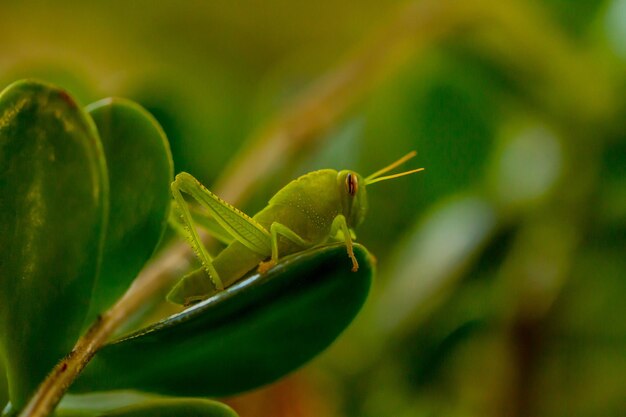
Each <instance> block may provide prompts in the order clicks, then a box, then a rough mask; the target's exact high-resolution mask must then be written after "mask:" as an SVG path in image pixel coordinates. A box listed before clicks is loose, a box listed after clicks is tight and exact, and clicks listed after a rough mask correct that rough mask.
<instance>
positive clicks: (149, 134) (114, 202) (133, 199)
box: [87, 98, 173, 319]
mask: <svg viewBox="0 0 626 417" xmlns="http://www.w3.org/2000/svg"><path fill="white" fill-rule="evenodd" d="M87 111H88V112H89V113H90V114H91V117H93V120H94V121H95V123H96V126H97V128H98V132H99V134H100V139H101V140H102V145H103V147H104V151H105V154H106V161H107V167H108V171H109V183H110V207H111V210H110V212H111V214H110V216H109V223H108V227H107V233H106V241H105V246H104V256H103V260H102V269H101V273H100V276H99V278H98V282H97V283H96V290H95V291H94V296H93V299H92V304H91V309H90V310H91V311H90V319H93V318H95V316H96V315H97V314H98V313H100V312H102V311H103V310H105V309H106V308H108V307H110V306H111V305H112V304H113V302H114V301H115V300H116V299H117V298H119V296H120V295H122V293H123V292H124V291H125V290H126V288H127V287H128V286H129V285H130V283H131V282H132V281H133V279H134V278H135V277H136V276H137V274H138V273H139V271H140V269H141V268H142V267H143V265H144V264H145V263H146V261H147V260H148V259H149V258H150V256H151V255H152V252H153V251H154V249H155V247H156V245H157V243H158V242H159V240H160V238H161V236H162V234H163V231H164V229H165V225H166V220H167V214H168V211H169V206H170V199H171V197H170V183H171V182H172V180H173V178H172V176H173V166H172V157H171V154H170V150H169V145H168V143H167V139H166V137H165V134H164V133H163V130H162V129H161V127H160V126H159V124H158V122H157V121H156V120H154V118H153V117H152V116H151V115H150V114H149V113H148V112H146V111H145V110H144V109H143V108H142V107H141V106H139V105H138V104H136V103H134V102H132V101H129V100H124V99H119V98H114V99H105V100H101V101H98V102H97V103H93V104H91V105H90V106H88V107H87Z"/></svg>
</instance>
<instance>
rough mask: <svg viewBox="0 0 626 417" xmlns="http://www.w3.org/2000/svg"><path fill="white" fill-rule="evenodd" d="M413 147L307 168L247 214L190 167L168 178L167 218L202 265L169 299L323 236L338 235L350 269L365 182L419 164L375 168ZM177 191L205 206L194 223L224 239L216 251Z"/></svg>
mask: <svg viewBox="0 0 626 417" xmlns="http://www.w3.org/2000/svg"><path fill="white" fill-rule="evenodd" d="M415 155H416V152H415V151H413V152H410V153H408V154H407V155H405V156H403V157H402V158H400V159H398V160H397V161H395V162H393V163H391V164H390V165H388V166H386V167H385V168H382V169H380V170H378V171H376V172H375V173H373V174H372V175H369V176H367V177H365V178H364V177H363V176H361V175H360V174H358V173H356V172H354V171H351V170H341V171H336V170H334V169H322V170H318V171H313V172H309V173H307V174H305V175H303V176H301V177H299V178H298V179H296V180H293V181H291V182H290V183H289V184H287V185H286V186H285V187H283V188H282V189H281V190H280V191H278V192H277V193H276V194H275V195H274V196H273V197H272V198H271V199H270V200H269V203H268V205H267V206H266V207H265V208H264V209H262V210H261V211H259V212H258V213H257V214H255V215H254V216H253V217H250V216H248V215H246V214H245V213H243V212H242V211H240V210H239V209H237V208H235V207H233V206H232V205H230V204H228V203H227V202H225V201H224V200H222V199H221V198H219V197H218V196H217V195H215V194H214V193H212V192H211V191H209V190H208V189H207V188H205V187H204V186H203V185H202V184H201V183H200V182H199V181H198V180H197V179H195V178H194V177H193V176H191V175H190V174H188V173H186V172H182V173H180V174H178V175H177V176H176V178H175V180H174V182H173V183H172V186H171V188H172V195H173V197H174V201H173V210H172V212H173V213H178V214H179V215H180V217H181V218H182V225H181V224H180V223H178V221H177V220H173V219H171V223H172V225H173V226H174V227H175V228H176V229H177V230H178V231H179V232H181V233H182V234H183V235H184V236H185V237H186V238H187V240H188V241H189V243H190V245H191V247H192V248H193V250H194V252H195V254H196V256H197V257H198V259H199V260H200V263H201V264H202V267H201V268H200V269H198V270H196V271H193V272H192V273H190V274H188V275H187V276H185V277H183V279H181V280H180V281H179V282H178V284H177V285H176V286H175V287H174V288H173V289H172V291H171V292H170V293H169V295H168V300H169V301H171V302H174V303H177V304H185V305H189V304H191V303H194V302H197V301H200V300H203V299H205V298H207V297H208V296H209V295H211V294H212V293H215V292H217V291H221V290H223V289H224V288H226V287H228V286H230V285H232V284H233V283H234V282H236V281H237V280H239V279H240V278H242V277H243V276H244V275H246V274H247V273H248V272H250V271H251V270H253V269H254V268H257V269H258V271H259V272H260V273H264V272H266V271H267V270H268V269H270V268H271V267H272V266H274V265H275V264H276V262H278V259H279V257H282V256H285V255H289V254H293V253H296V252H299V251H302V250H305V249H308V248H311V247H314V246H318V245H321V244H324V243H326V242H328V241H342V242H345V244H346V249H347V252H348V257H349V258H350V260H351V262H352V271H357V270H358V268H359V264H358V262H357V260H356V258H355V256H354V253H353V249H352V241H353V239H356V235H355V233H354V229H355V228H356V227H357V226H359V225H360V224H361V223H362V222H363V220H364V219H365V214H366V212H367V193H366V188H367V186H369V185H371V184H374V183H376V182H379V181H384V180H388V179H392V178H397V177H401V176H404V175H409V174H413V173H415V172H419V171H422V170H423V169H424V168H418V169H413V170H410V171H406V172H401V173H398V174H393V175H387V176H382V175H383V174H385V173H387V172H389V171H391V170H392V169H394V168H395V167H397V166H399V165H400V164H402V163H404V162H406V161H407V160H409V159H411V158H413V157H414V156H415ZM183 193H185V194H188V195H189V196H191V197H192V198H193V199H194V200H196V201H197V202H198V203H199V205H200V206H201V207H202V208H203V209H205V210H206V211H207V212H208V214H209V216H206V215H205V216H204V217H203V218H202V220H198V221H199V223H200V222H201V223H202V226H204V227H205V228H206V229H207V230H208V231H209V233H210V234H212V235H214V236H215V237H217V238H218V240H221V241H222V242H224V243H226V244H227V246H226V247H225V248H224V249H223V250H222V251H221V252H220V253H219V254H218V255H217V256H216V257H212V256H211V255H210V254H209V252H208V251H207V249H206V248H205V246H204V245H203V243H202V242H201V240H200V237H199V235H198V232H197V229H196V226H195V223H194V219H193V218H192V215H191V211H190V207H189V206H188V204H187V202H186V200H185V199H184V197H183ZM174 216H175V214H174ZM207 275H208V277H207ZM211 284H212V285H211Z"/></svg>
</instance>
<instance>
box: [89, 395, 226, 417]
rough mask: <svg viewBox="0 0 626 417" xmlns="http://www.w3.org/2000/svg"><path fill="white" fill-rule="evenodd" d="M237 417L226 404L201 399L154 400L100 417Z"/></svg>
mask: <svg viewBox="0 0 626 417" xmlns="http://www.w3.org/2000/svg"><path fill="white" fill-rule="evenodd" d="M171 416H176V417H237V414H236V413H235V412H234V411H233V410H232V408H230V407H229V406H227V405H226V404H222V403H219V402H217V401H211V400H201V399H171V400H154V401H151V402H147V403H144V404H140V405H134V406H130V407H126V408H120V409H119V410H114V411H111V412H109V413H106V414H101V415H100V417H171Z"/></svg>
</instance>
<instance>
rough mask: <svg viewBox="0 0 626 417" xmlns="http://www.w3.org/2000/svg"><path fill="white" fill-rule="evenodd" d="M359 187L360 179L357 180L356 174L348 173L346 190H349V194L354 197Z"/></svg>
mask: <svg viewBox="0 0 626 417" xmlns="http://www.w3.org/2000/svg"><path fill="white" fill-rule="evenodd" d="M358 189H359V181H358V180H357V178H356V175H354V174H352V173H350V174H348V175H346V191H348V194H350V195H351V196H352V197H354V196H355V195H356V192H357V191H358Z"/></svg>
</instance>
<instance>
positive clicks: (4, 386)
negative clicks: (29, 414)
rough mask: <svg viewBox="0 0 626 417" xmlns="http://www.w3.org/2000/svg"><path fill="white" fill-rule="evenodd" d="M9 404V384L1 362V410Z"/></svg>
mask: <svg viewBox="0 0 626 417" xmlns="http://www.w3.org/2000/svg"><path fill="white" fill-rule="evenodd" d="M8 402H9V385H8V383H7V375H6V370H5V369H4V365H3V364H2V361H0V410H2V409H3V408H4V406H5V405H6V403H8Z"/></svg>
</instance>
